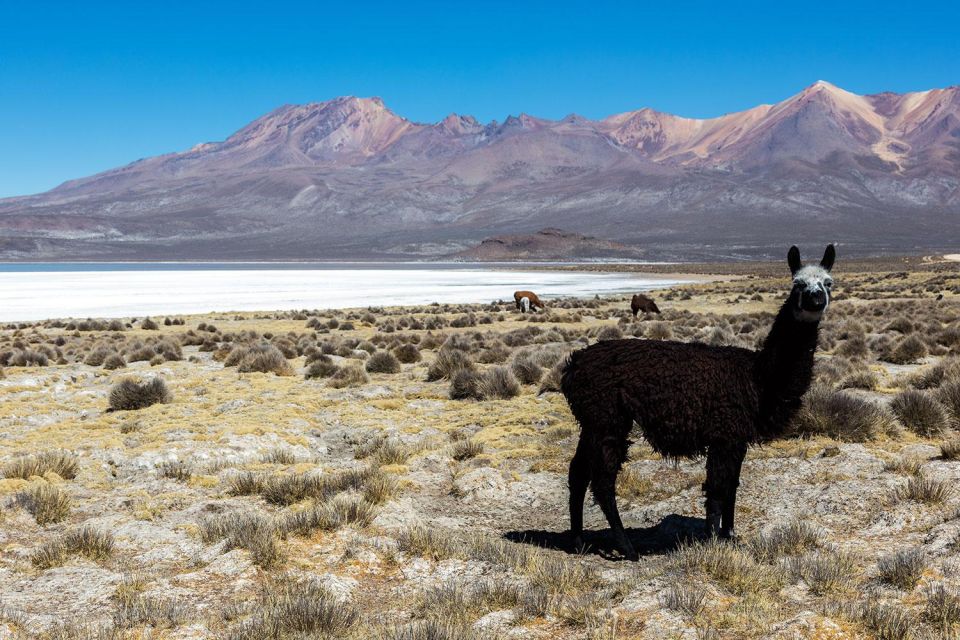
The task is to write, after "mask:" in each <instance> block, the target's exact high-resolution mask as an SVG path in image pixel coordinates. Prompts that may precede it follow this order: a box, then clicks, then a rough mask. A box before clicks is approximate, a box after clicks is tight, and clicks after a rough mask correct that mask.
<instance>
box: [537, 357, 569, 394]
mask: <svg viewBox="0 0 960 640" xmlns="http://www.w3.org/2000/svg"><path fill="white" fill-rule="evenodd" d="M567 362H569V359H568V358H561V359H560V360H559V361H558V362H557V363H556V364H554V365H553V366H552V367H550V370H549V371H548V372H547V375H545V376H543V378H542V379H541V380H540V389H539V390H538V391H537V394H541V393H548V392H551V391H553V392H557V393H559V392H560V382H561V380H562V379H563V370H564V369H565V368H566V366H567Z"/></svg>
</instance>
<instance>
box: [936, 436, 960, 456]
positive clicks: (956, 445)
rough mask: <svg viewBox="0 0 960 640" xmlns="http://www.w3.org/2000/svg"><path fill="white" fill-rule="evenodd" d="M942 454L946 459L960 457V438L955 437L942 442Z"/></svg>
mask: <svg viewBox="0 0 960 640" xmlns="http://www.w3.org/2000/svg"><path fill="white" fill-rule="evenodd" d="M940 455H942V456H943V459H944V460H958V459H960V438H954V439H953V440H948V441H946V442H943V443H941V444H940Z"/></svg>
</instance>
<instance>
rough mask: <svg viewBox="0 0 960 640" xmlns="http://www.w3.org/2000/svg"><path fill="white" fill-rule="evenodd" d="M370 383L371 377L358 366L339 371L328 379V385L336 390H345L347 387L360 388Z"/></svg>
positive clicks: (348, 366) (352, 365)
mask: <svg viewBox="0 0 960 640" xmlns="http://www.w3.org/2000/svg"><path fill="white" fill-rule="evenodd" d="M368 382H370V376H368V375H367V372H366V371H364V370H363V367H361V366H360V365H358V364H351V365H347V366H345V367H341V368H340V369H337V371H336V372H334V374H333V375H332V376H330V377H329V378H328V379H327V384H328V385H330V386H331V387H333V388H334V389H343V388H345V387H359V386H361V385H364V384H366V383H368Z"/></svg>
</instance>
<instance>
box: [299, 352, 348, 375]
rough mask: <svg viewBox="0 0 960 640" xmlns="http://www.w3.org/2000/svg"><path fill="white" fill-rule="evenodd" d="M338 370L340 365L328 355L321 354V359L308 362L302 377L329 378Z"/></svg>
mask: <svg viewBox="0 0 960 640" xmlns="http://www.w3.org/2000/svg"><path fill="white" fill-rule="evenodd" d="M339 370H340V367H338V366H337V365H335V364H334V363H333V360H331V359H330V357H329V356H323V358H322V359H318V360H314V361H313V362H311V363H310V365H309V366H308V367H307V370H306V372H305V373H304V374H303V377H304V378H305V379H307V380H315V379H317V378H329V377H330V376H332V375H333V374H335V373H336V372H337V371H339Z"/></svg>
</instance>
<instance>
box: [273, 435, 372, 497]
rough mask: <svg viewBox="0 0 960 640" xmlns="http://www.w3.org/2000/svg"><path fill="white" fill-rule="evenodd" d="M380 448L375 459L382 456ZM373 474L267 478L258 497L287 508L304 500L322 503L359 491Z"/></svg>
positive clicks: (364, 471)
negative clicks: (340, 495) (349, 491)
mask: <svg viewBox="0 0 960 640" xmlns="http://www.w3.org/2000/svg"><path fill="white" fill-rule="evenodd" d="M383 450H384V449H383V448H381V449H380V450H379V451H378V452H377V455H378V456H379V455H380V454H381V452H383ZM372 473H373V471H372V470H370V469H349V470H347V471H339V472H337V473H328V474H323V475H320V474H316V473H290V474H284V475H276V476H268V477H267V478H265V479H264V480H263V482H262V484H261V486H260V491H259V493H260V495H262V496H263V498H264V499H265V500H266V501H267V502H270V503H271V504H277V505H290V504H294V503H296V502H300V501H302V500H306V499H307V498H312V499H314V500H326V499H327V498H329V497H331V496H333V495H334V494H336V493H340V492H341V491H347V490H349V489H355V490H359V489H362V488H363V486H364V483H365V482H366V481H367V479H368V478H369V477H370V475H371V474H372Z"/></svg>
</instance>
